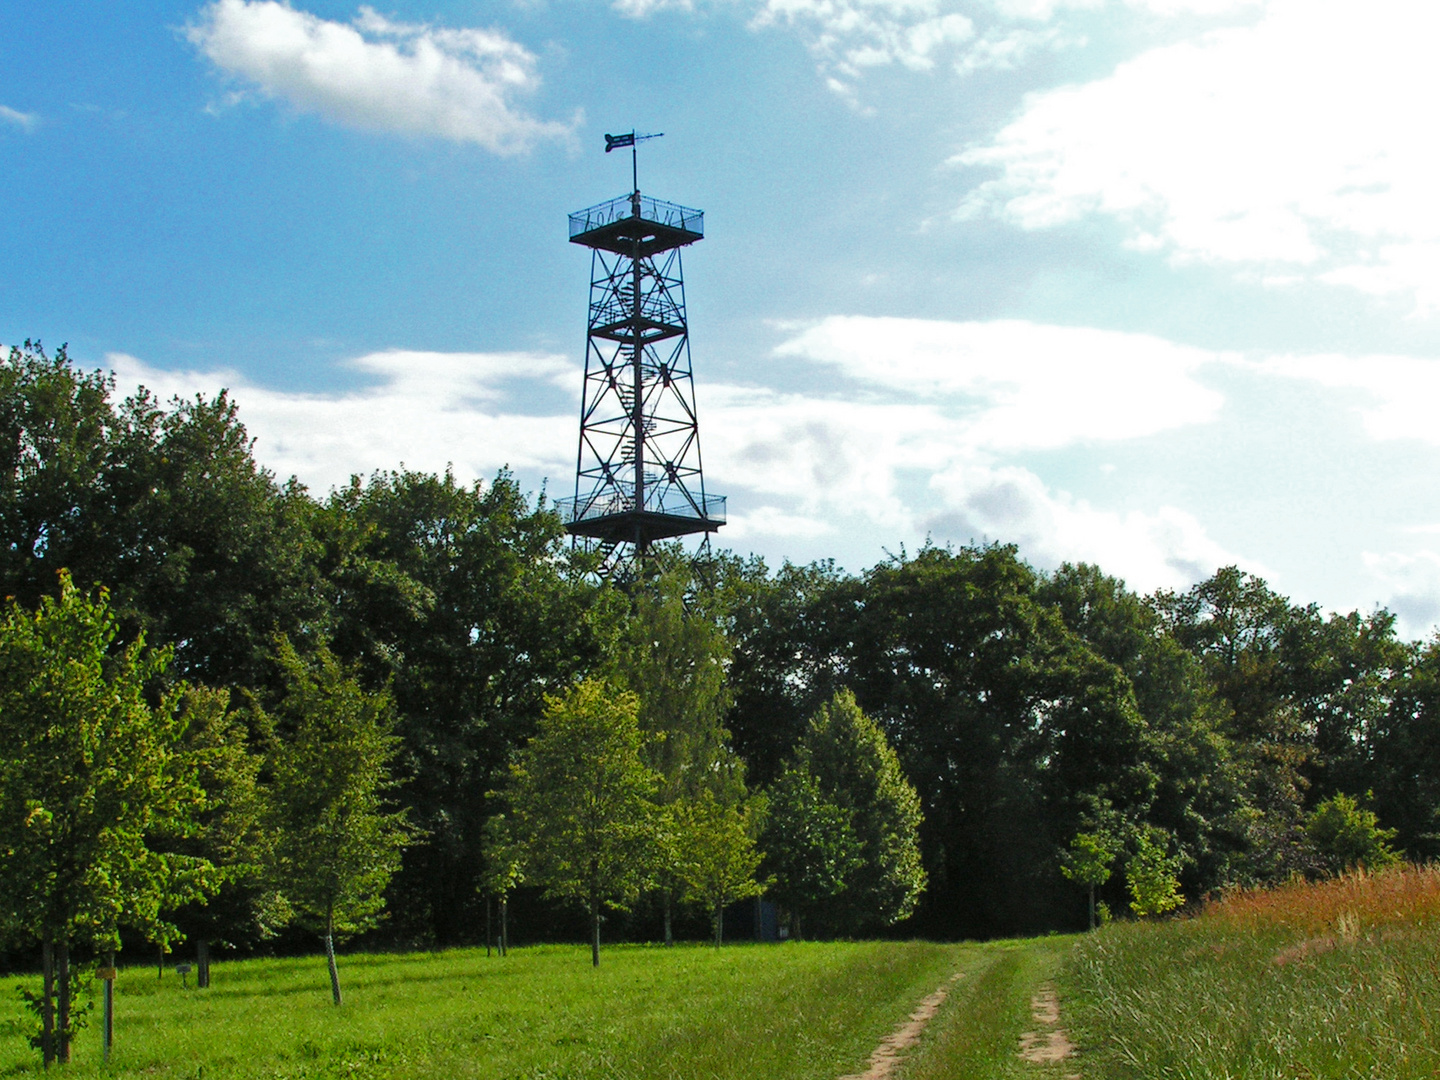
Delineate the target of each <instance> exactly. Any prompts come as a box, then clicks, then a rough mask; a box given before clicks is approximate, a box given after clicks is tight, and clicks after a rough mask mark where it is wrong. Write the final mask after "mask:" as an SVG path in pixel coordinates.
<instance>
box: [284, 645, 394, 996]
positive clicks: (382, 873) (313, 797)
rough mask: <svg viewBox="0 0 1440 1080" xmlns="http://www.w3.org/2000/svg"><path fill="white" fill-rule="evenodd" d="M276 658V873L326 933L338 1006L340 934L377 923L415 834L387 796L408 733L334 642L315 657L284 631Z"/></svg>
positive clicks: (296, 905)
mask: <svg viewBox="0 0 1440 1080" xmlns="http://www.w3.org/2000/svg"><path fill="white" fill-rule="evenodd" d="M275 656H276V661H277V663H278V665H279V667H280V670H281V673H282V677H283V679H284V681H285V684H286V691H285V696H284V697H283V698H282V699H281V700H280V703H279V705H278V706H277V708H276V710H275V716H274V722H275V729H276V735H275V740H274V745H273V748H272V750H271V752H270V760H269V772H270V795H269V809H268V825H269V827H270V832H271V834H272V835H273V837H274V845H273V848H272V850H271V853H270V856H271V875H272V880H273V881H274V883H275V886H276V888H277V889H278V890H279V892H280V893H281V895H283V896H284V897H285V899H286V900H287V901H288V903H289V904H290V906H291V908H292V909H293V910H294V912H295V914H296V916H297V917H298V919H299V921H300V923H301V925H303V926H305V927H306V928H307V929H309V930H312V931H314V932H317V933H320V934H322V935H323V936H324V940H325V958H326V962H327V964H328V966H329V969H330V992H331V995H332V997H333V998H334V1001H335V1004H336V1005H339V1004H340V1003H341V996H340V974H339V971H338V969H337V967H336V963H335V939H336V937H337V936H348V935H351V934H356V933H359V932H361V931H363V930H367V929H369V928H370V927H372V926H374V925H376V923H377V922H378V921H379V920H380V918H381V916H382V915H383V913H384V910H385V887H386V885H388V884H389V882H390V878H391V875H393V874H394V873H395V870H396V868H397V867H398V866H399V864H400V854H401V852H402V851H403V850H404V848H405V847H406V845H408V844H410V843H411V842H413V841H414V840H415V838H416V835H415V830H414V829H413V828H412V827H411V826H410V824H409V822H408V815H407V813H406V811H405V810H403V809H399V810H396V809H393V808H392V807H391V806H390V805H389V804H388V799H387V795H388V793H390V792H392V791H393V790H394V789H395V788H396V786H397V781H396V780H395V779H394V777H393V776H392V774H391V766H392V763H393V761H394V759H395V755H396V753H397V750H398V747H399V742H400V740H399V739H398V738H397V737H396V736H395V735H394V734H392V731H393V728H394V723H395V722H394V714H393V707H392V705H391V702H390V697H389V695H388V694H385V693H368V692H366V691H365V690H364V689H363V688H362V687H361V686H360V683H359V680H358V679H357V678H356V676H355V674H354V673H353V672H351V671H347V670H346V669H345V668H344V667H342V666H341V664H340V662H339V661H338V660H337V659H336V658H335V656H334V655H333V654H332V653H331V652H330V651H329V650H328V649H326V648H321V649H319V650H318V651H317V652H316V654H315V656H314V658H313V660H309V661H307V660H306V659H305V658H302V657H301V656H300V655H299V653H297V652H296V650H295V648H294V646H293V645H291V644H290V642H289V641H288V640H286V639H284V638H281V639H279V641H278V642H277V645H276V652H275Z"/></svg>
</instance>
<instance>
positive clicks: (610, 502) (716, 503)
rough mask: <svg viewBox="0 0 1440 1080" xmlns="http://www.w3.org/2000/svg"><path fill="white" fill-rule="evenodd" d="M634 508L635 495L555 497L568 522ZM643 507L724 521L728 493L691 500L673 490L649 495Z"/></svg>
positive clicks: (563, 516) (679, 515)
mask: <svg viewBox="0 0 1440 1080" xmlns="http://www.w3.org/2000/svg"><path fill="white" fill-rule="evenodd" d="M634 509H635V500H634V498H626V497H624V496H619V495H609V496H605V495H581V496H579V497H578V498H567V499H556V500H555V511H556V513H558V514H559V515H560V520H561V521H563V522H565V524H567V525H571V524H574V523H575V522H579V521H594V520H595V519H596V518H604V517H614V516H615V515H616V514H628V513H629V512H631V511H632V510H634ZM643 510H644V512H645V513H647V514H665V515H667V516H670V517H688V518H696V519H697V520H705V521H716V522H719V523H721V524H724V522H725V496H724V495H706V496H705V497H704V499H703V500H702V499H699V498H696V499H695V501H694V502H692V501H691V500H690V499H689V498H687V497H686V496H685V494H684V493H683V492H680V491H675V490H673V489H672V490H670V491H668V492H664V493H662V494H660V495H659V496H657V497H655V498H653V499H652V498H646V500H645V506H644V507H643Z"/></svg>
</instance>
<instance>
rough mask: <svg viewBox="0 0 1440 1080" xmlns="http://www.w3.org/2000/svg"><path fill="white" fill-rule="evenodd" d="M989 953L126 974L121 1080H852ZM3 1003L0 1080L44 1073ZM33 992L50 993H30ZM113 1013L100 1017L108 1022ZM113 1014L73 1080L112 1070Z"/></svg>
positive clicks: (788, 947) (850, 946)
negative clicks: (339, 997) (335, 982)
mask: <svg viewBox="0 0 1440 1080" xmlns="http://www.w3.org/2000/svg"><path fill="white" fill-rule="evenodd" d="M976 949H977V947H975V946H963V945H959V946H957V945H938V944H929V943H922V942H859V943H826V944H812V943H788V944H785V945H780V946H752V945H733V946H726V947H725V948H723V949H719V950H716V949H713V948H708V947H705V946H698V945H695V946H678V947H675V948H672V949H664V948H661V947H658V946H656V947H647V946H619V947H613V948H609V949H607V950H606V951H605V953H604V954H603V958H602V964H601V967H600V968H599V970H598V971H597V970H593V969H592V968H591V967H590V963H589V954H588V951H587V950H585V949H584V948H577V947H574V946H540V947H534V948H525V949H516V950H514V951H512V953H511V954H510V955H509V956H508V957H506V958H505V959H503V960H502V959H500V958H498V957H489V958H487V957H486V956H485V953H484V950H483V949H482V950H455V951H451V952H444V953H422V954H413V955H357V956H350V957H342V960H341V980H342V983H343V986H344V990H345V996H346V1000H345V1004H344V1005H343V1006H342V1007H340V1008H336V1007H335V1006H334V1005H332V1004H331V1003H330V992H329V985H328V981H327V978H326V975H325V965H324V960H323V958H299V959H284V960H247V961H239V962H233V963H223V964H216V965H215V966H214V974H213V985H212V987H211V988H210V989H209V990H203V991H202V990H196V989H195V988H194V985H193V982H192V985H191V987H190V988H189V989H182V988H181V986H180V981H179V979H178V978H177V977H176V976H175V975H174V974H173V973H167V974H166V977H165V979H164V981H163V982H160V981H158V980H157V979H156V977H155V970H154V968H132V969H127V970H124V971H122V972H121V973H120V978H119V980H118V982H117V988H116V1033H115V1040H116V1042H115V1049H114V1052H113V1054H112V1058H111V1064H110V1066H109V1068H108V1069H107V1070H106V1073H107V1075H108V1074H111V1073H113V1074H116V1075H120V1076H144V1077H146V1078H167V1077H174V1078H182V1077H184V1078H190V1077H194V1078H197V1080H198V1078H211V1077H214V1078H216V1080H219V1078H222V1077H265V1078H271V1077H275V1078H279V1077H296V1078H299V1077H306V1078H310V1077H315V1078H319V1077H352V1076H357V1077H358V1076H363V1077H425V1078H427V1080H428V1078H434V1077H484V1078H496V1080H562V1078H563V1080H590V1078H596V1080H600V1078H605V1080H611V1078H615V1080H619V1078H624V1080H651V1078H654V1080H661V1078H663V1080H711V1078H714V1080H721V1078H734V1080H741V1078H766V1080H790V1078H794V1080H835V1078H836V1077H838V1076H841V1075H843V1074H845V1073H848V1072H856V1071H860V1070H861V1068H862V1066H863V1065H864V1063H865V1061H866V1059H867V1057H868V1056H869V1053H870V1051H871V1049H872V1048H873V1047H874V1046H875V1045H876V1043H878V1042H879V1040H880V1039H881V1037H883V1036H884V1035H886V1034H887V1033H888V1032H889V1031H890V1030H891V1029H892V1028H893V1027H894V1026H895V1025H896V1024H897V1023H898V1022H900V1021H901V1020H902V1019H903V1018H904V1017H905V1016H906V1015H907V1014H908V1013H909V1012H910V1010H911V1009H913V1008H914V1007H915V1004H916V1002H918V1001H919V1000H920V999H922V998H923V997H925V996H926V995H927V994H929V993H931V992H932V991H933V990H934V989H935V988H936V987H937V986H939V985H940V984H941V983H942V982H944V981H945V980H946V979H947V978H948V977H949V976H950V975H951V974H952V973H954V972H955V971H957V970H961V969H962V968H964V967H965V966H966V965H967V963H972V962H973V959H974V957H975V955H976ZM22 981H26V980H17V979H13V978H12V979H7V980H4V982H5V986H4V987H3V990H0V993H3V995H4V997H3V1001H0V1010H3V1012H0V1073H3V1074H15V1073H24V1072H36V1071H39V1065H38V1055H37V1054H36V1053H35V1052H34V1051H33V1050H30V1049H28V1048H27V1047H26V1045H25V1031H26V1029H27V1028H28V1027H29V1026H30V1023H31V1021H30V1018H29V1017H28V1015H26V1014H24V1013H23V1011H22V1007H21V1005H20V1001H19V997H18V994H17V993H16V986H17V984H18V983H20V982H22ZM28 982H29V983H31V984H33V983H34V982H36V980H35V979H30V980H28ZM97 1013H98V1009H97ZM99 1061H100V1045H99V1035H98V1016H97V1015H95V1014H92V1023H91V1025H90V1027H89V1028H88V1029H87V1030H85V1031H83V1032H82V1033H81V1035H80V1037H79V1039H78V1040H77V1043H76V1046H75V1049H74V1062H73V1064H72V1065H71V1066H70V1067H69V1068H68V1069H66V1070H65V1072H66V1074H67V1075H76V1076H82V1075H90V1074H92V1073H97V1072H99V1071H100V1066H99Z"/></svg>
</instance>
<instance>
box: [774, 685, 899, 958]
mask: <svg viewBox="0 0 1440 1080" xmlns="http://www.w3.org/2000/svg"><path fill="white" fill-rule="evenodd" d="M794 768H796V769H797V770H799V771H801V772H802V773H808V774H810V776H812V777H814V780H815V784H816V786H817V788H818V790H819V793H820V798H821V800H822V802H824V803H829V804H831V805H834V806H836V807H838V808H839V809H840V810H841V811H842V812H843V814H844V815H845V817H846V818H848V821H847V824H848V826H849V828H850V830H851V831H852V833H853V835H854V838H855V841H856V844H857V850H856V860H857V865H855V866H854V868H853V869H852V870H851V872H850V873H849V874H847V875H846V877H845V883H844V885H843V887H842V888H841V889H840V890H839V891H838V892H837V893H835V894H834V895H833V897H832V898H831V899H830V900H829V901H828V902H826V903H825V904H824V905H823V906H822V907H821V909H820V911H819V914H820V915H821V917H822V920H823V922H824V923H826V924H827V925H828V927H829V929H831V930H833V931H839V932H842V933H850V932H855V931H858V930H861V929H863V928H865V927H874V926H888V925H890V924H891V923H895V922H898V921H899V920H901V919H904V918H906V917H907V916H909V915H910V914H911V913H912V912H913V911H914V910H915V905H916V903H917V901H918V900H919V897H920V894H921V892H922V891H923V890H924V888H925V870H924V868H923V866H922V865H921V862H920V837H919V830H920V823H921V819H922V818H921V812H920V800H919V797H918V796H917V795H916V793H915V789H914V788H913V787H912V786H911V785H910V782H909V781H908V780H907V779H906V778H905V774H904V773H903V771H902V770H901V768H900V760H899V758H898V757H897V756H896V754H895V751H894V750H893V749H892V748H891V746H890V743H889V740H887V739H886V738H885V733H884V732H883V731H881V730H880V728H879V726H878V725H877V724H876V723H875V721H874V720H872V719H870V717H868V716H866V715H865V713H864V712H863V711H861V709H860V706H859V705H858V704H857V703H856V701H855V695H854V694H851V693H850V692H849V691H848V690H845V691H841V692H839V693H837V694H836V695H835V697H834V698H833V699H832V700H831V701H830V702H829V703H827V704H825V705H823V706H821V708H820V710H819V711H818V712H817V713H816V714H815V715H814V716H813V717H812V718H811V720H810V726H809V730H808V731H806V733H805V736H804V738H803V739H801V741H800V744H799V746H797V747H796V749H795V756H794ZM772 837H773V840H772V843H774V844H776V845H782V844H784V843H785V842H786V838H785V837H784V836H783V835H781V834H779V833H778V832H775V833H772ZM842 847H843V845H842Z"/></svg>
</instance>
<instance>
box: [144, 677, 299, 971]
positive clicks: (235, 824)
mask: <svg viewBox="0 0 1440 1080" xmlns="http://www.w3.org/2000/svg"><path fill="white" fill-rule="evenodd" d="M230 701H231V695H230V692H229V691H228V690H214V689H210V688H208V687H189V688H187V689H185V691H184V692H183V694H182V695H181V704H180V717H181V719H182V720H183V721H184V724H185V737H184V739H183V741H182V743H181V747H180V752H181V753H183V754H184V755H185V757H186V759H187V761H188V763H189V764H190V765H191V766H192V767H193V769H194V774H195V778H196V780H197V781H198V783H199V785H200V789H201V791H203V792H204V795H205V803H204V807H203V809H202V810H201V811H200V813H199V814H198V815H197V816H196V819H195V828H194V829H193V830H192V831H191V832H190V833H189V834H188V835H184V836H177V837H174V838H166V843H167V845H169V846H171V847H172V848H173V849H174V850H176V851H180V852H184V853H187V854H192V855H198V856H200V857H202V858H204V859H206V860H207V861H209V862H210V863H211V864H212V865H213V866H214V867H215V870H216V884H217V889H218V891H217V893H216V895H214V896H211V897H208V898H207V899H206V900H205V902H204V903H198V902H197V903H191V904H188V905H186V906H184V907H182V908H180V909H179V910H178V911H177V912H176V913H175V916H174V919H175V923H176V924H177V925H178V926H179V928H180V930H181V932H182V935H183V936H184V937H185V938H186V939H188V940H190V941H193V942H194V943H195V946H196V950H197V956H196V972H195V981H196V985H197V986H198V987H201V988H205V987H208V986H209V985H210V946H211V944H212V943H216V942H219V943H223V944H226V945H231V946H235V945H244V944H249V943H252V942H254V941H255V940H257V939H260V938H265V937H269V936H270V935H271V934H273V933H274V932H275V930H276V929H277V926H278V923H279V922H280V921H281V920H283V918H284V906H283V904H282V903H280V902H279V900H278V898H277V896H276V894H275V893H274V891H273V889H271V888H268V887H267V886H266V883H265V882H264V880H263V873H262V870H263V867H264V866H265V865H266V863H267V862H268V858H267V851H268V849H269V844H270V840H271V837H270V836H269V834H268V833H267V832H266V831H265V827H264V826H265V821H264V813H265V796H264V791H263V789H262V788H261V786H260V770H261V766H262V764H263V755H262V754H261V753H260V752H257V751H256V750H254V749H252V747H251V741H250V733H249V731H248V729H247V727H246V725H245V723H244V722H243V713H242V712H240V711H238V710H234V709H232V708H231V707H230Z"/></svg>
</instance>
